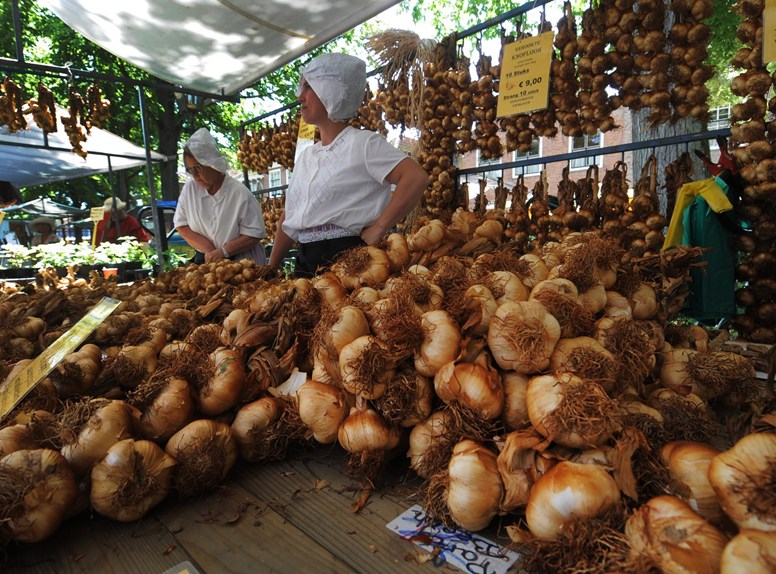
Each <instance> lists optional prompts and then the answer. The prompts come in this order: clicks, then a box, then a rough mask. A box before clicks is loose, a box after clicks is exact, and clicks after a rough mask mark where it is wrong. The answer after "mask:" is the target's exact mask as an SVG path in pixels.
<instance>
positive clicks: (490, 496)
mask: <svg viewBox="0 0 776 574" xmlns="http://www.w3.org/2000/svg"><path fill="white" fill-rule="evenodd" d="M496 458H497V457H496V454H495V453H494V452H493V451H492V450H490V449H488V448H486V447H485V446H483V445H481V444H478V443H476V442H474V441H472V440H468V439H464V440H462V441H460V442H459V443H458V444H456V445H455V447H454V448H453V456H452V457H451V458H450V463H449V465H448V474H449V477H450V482H449V485H448V489H447V507H448V510H449V511H450V515H451V516H452V518H453V520H454V521H455V522H456V524H458V525H459V526H461V527H462V528H464V529H466V530H470V531H477V530H482V529H483V528H485V527H486V526H487V525H488V524H489V523H490V521H491V520H493V517H494V516H496V514H497V513H498V510H499V505H500V503H501V497H502V495H503V492H504V487H503V485H502V483H501V475H500V474H499V471H498V463H497V461H496Z"/></svg>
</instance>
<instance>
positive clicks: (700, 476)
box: [660, 441, 722, 523]
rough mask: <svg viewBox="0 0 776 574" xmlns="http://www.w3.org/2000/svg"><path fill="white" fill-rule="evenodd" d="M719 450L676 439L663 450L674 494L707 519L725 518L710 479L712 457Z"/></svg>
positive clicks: (715, 520)
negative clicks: (674, 490) (674, 489)
mask: <svg viewBox="0 0 776 574" xmlns="http://www.w3.org/2000/svg"><path fill="white" fill-rule="evenodd" d="M719 452H720V451H719V450H718V449H716V448H714V447H713V446H711V445H710V444H706V443H702V442H689V441H673V442H669V443H667V444H665V445H664V446H663V448H662V449H661V450H660V456H661V457H662V459H663V462H664V463H665V465H666V467H667V468H668V473H669V474H670V475H671V482H672V489H673V488H676V490H677V492H676V493H675V495H676V496H677V497H678V498H681V499H682V500H684V501H685V502H686V503H687V504H689V505H690V507H691V508H692V509H693V510H694V511H695V512H697V513H698V514H700V515H701V516H703V517H704V518H705V519H706V520H709V521H711V522H715V523H718V522H719V521H720V520H721V518H722V509H721V508H720V505H719V501H718V500H717V496H716V494H715V493H714V489H713V488H712V487H711V483H710V482H709V478H708V472H709V465H710V464H711V460H712V459H713V458H714V457H715V456H716V455H718V454H719Z"/></svg>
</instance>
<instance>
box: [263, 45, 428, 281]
mask: <svg viewBox="0 0 776 574" xmlns="http://www.w3.org/2000/svg"><path fill="white" fill-rule="evenodd" d="M365 92H366V64H364V62H363V61H362V60H360V59H359V58H356V57H354V56H349V55H347V54H323V55H321V56H318V57H317V58H315V59H313V60H312V61H311V62H310V63H309V64H308V65H307V66H306V67H305V68H303V69H302V74H301V78H300V82H299V91H298V94H297V95H298V97H299V102H300V104H301V112H302V119H304V121H305V122H307V123H308V124H314V125H316V126H317V127H318V129H319V131H320V135H321V140H320V141H319V142H317V143H316V144H314V145H312V146H309V147H306V148H305V149H303V150H302V151H301V152H300V153H299V157H298V158H297V160H296V162H295V167H294V173H293V176H292V178H291V182H290V184H289V186H288V190H287V191H286V205H285V211H284V214H283V215H282V216H281V218H280V220H279V222H278V227H277V230H276V232H275V243H274V245H273V247H272V254H271V255H270V259H269V264H270V265H275V266H279V265H280V264H281V262H282V261H283V258H284V257H285V255H286V253H288V250H289V249H290V248H291V247H292V246H293V244H294V243H295V242H296V243H298V244H299V252H298V255H297V258H296V274H297V276H300V277H310V276H313V275H314V274H315V273H316V272H318V271H319V270H320V269H321V268H322V267H324V266H326V265H328V264H330V263H331V262H332V261H333V260H334V259H335V258H336V256H337V255H338V254H339V253H340V252H342V251H344V250H346V249H350V248H352V247H356V246H358V245H364V244H366V245H374V244H375V243H377V242H378V241H380V240H381V239H382V238H383V236H385V235H386V234H387V233H388V232H389V231H390V230H391V228H392V227H393V226H394V225H395V224H396V223H398V222H399V221H401V220H402V219H403V218H404V217H405V216H406V215H407V214H408V213H409V212H410V211H411V210H412V209H413V208H414V207H415V206H416V205H417V204H418V203H419V202H420V200H421V198H422V196H423V190H424V189H425V188H426V186H427V185H428V175H427V174H426V172H425V171H424V170H423V168H421V167H420V165H418V163H417V162H416V161H415V160H413V159H411V158H410V157H408V156H406V155H405V154H404V153H403V152H401V151H400V150H398V149H396V148H395V147H393V146H392V145H391V144H389V143H388V142H387V141H386V140H385V138H384V137H382V136H381V135H380V134H377V133H374V132H371V131H367V130H359V129H356V128H353V127H350V126H349V125H348V124H347V120H348V119H349V118H351V117H353V116H354V115H355V113H356V110H357V109H358V107H359V106H360V105H361V103H362V102H363V100H364V94H365ZM392 186H395V188H394V189H393V190H392Z"/></svg>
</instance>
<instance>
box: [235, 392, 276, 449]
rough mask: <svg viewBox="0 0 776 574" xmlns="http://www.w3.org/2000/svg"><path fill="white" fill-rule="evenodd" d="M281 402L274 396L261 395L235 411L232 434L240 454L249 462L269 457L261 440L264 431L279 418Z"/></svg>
mask: <svg viewBox="0 0 776 574" xmlns="http://www.w3.org/2000/svg"><path fill="white" fill-rule="evenodd" d="M282 413H283V404H282V403H281V401H280V400H279V399H276V398H275V397H261V398H260V399H259V400H257V401H254V402H252V403H249V404H247V405H244V406H243V407H242V408H240V410H239V411H237V415H236V416H235V417H234V421H233V422H232V436H233V437H234V440H235V442H236V443H237V449H238V450H239V452H240V456H241V457H242V458H243V459H244V460H247V461H249V462H258V461H260V460H265V459H267V458H271V457H268V456H267V453H266V452H265V450H266V449H265V447H266V445H265V443H264V441H262V435H263V434H264V432H265V431H266V430H267V429H268V428H269V427H271V426H272V425H274V424H276V423H277V422H278V420H280V415H281V414H282Z"/></svg>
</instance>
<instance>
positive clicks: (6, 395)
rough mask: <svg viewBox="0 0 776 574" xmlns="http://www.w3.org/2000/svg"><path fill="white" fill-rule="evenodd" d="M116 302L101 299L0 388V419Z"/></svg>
mask: <svg viewBox="0 0 776 574" xmlns="http://www.w3.org/2000/svg"><path fill="white" fill-rule="evenodd" d="M120 303H121V301H118V300H116V299H111V298H110V297H103V299H102V301H100V302H99V303H98V304H97V305H95V306H94V307H93V308H92V310H91V311H89V312H88V313H87V314H86V315H85V316H84V317H83V318H82V319H81V320H80V321H78V323H76V324H75V325H73V326H72V327H71V328H70V330H68V331H67V333H64V334H63V335H62V336H61V337H59V339H57V340H56V341H54V342H53V343H52V344H51V345H49V346H48V347H47V348H46V349H45V350H44V351H43V352H42V353H41V354H40V355H38V356H37V357H35V358H34V359H33V360H32V362H31V363H30V364H29V365H27V366H26V367H25V368H24V370H23V371H22V372H21V373H19V374H18V375H17V376H16V377H14V379H13V380H11V381H9V382H8V383H7V384H5V385H3V387H2V388H0V420H2V419H4V418H5V417H6V415H8V413H10V412H11V411H12V410H13V409H14V408H15V407H16V405H18V404H19V403H20V402H21V400H22V399H23V398H24V397H25V396H27V393H29V392H30V391H31V390H32V389H34V388H35V385H37V384H38V383H39V382H40V381H41V379H43V378H44V377H45V376H46V375H48V374H49V373H50V372H51V371H52V370H53V369H54V367H56V366H57V365H58V364H59V363H60V361H62V359H64V358H65V357H66V356H67V355H69V354H70V353H72V352H73V349H75V348H76V347H77V346H78V345H80V344H81V343H82V342H83V341H84V340H85V339H86V338H87V337H88V336H89V335H90V334H91V333H92V331H94V330H95V329H96V328H97V327H98V326H99V325H100V323H102V322H103V321H104V320H105V319H106V318H107V317H108V316H109V315H110V314H111V313H113V311H114V310H115V309H116V307H118V306H119V304H120Z"/></svg>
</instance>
